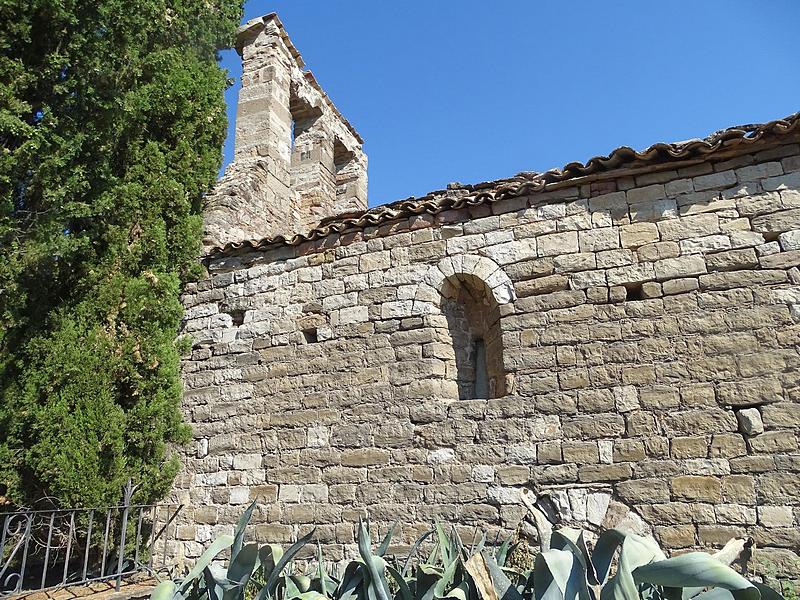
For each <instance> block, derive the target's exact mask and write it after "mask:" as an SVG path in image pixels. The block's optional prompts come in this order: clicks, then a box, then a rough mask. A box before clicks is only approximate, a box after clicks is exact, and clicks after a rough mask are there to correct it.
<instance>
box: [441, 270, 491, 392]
mask: <svg viewBox="0 0 800 600" xmlns="http://www.w3.org/2000/svg"><path fill="white" fill-rule="evenodd" d="M442 295H443V296H444V300H443V302H442V313H443V314H444V316H445V317H446V319H447V328H448V331H449V335H450V340H451V343H452V345H453V358H452V361H451V368H452V371H453V372H452V376H453V377H454V378H455V380H456V382H457V384H458V397H459V399H461V400H467V399H473V398H497V397H499V396H503V395H504V394H505V393H506V390H505V372H504V371H503V342H502V336H501V334H500V311H499V308H498V306H497V302H496V301H495V299H494V296H493V295H492V293H491V290H490V289H489V287H488V286H487V285H486V284H485V283H484V282H483V281H482V280H481V279H479V278H478V277H475V276H474V275H468V274H457V275H453V276H450V277H448V278H447V280H446V281H445V283H444V287H443V289H442ZM448 374H449V375H450V373H448Z"/></svg>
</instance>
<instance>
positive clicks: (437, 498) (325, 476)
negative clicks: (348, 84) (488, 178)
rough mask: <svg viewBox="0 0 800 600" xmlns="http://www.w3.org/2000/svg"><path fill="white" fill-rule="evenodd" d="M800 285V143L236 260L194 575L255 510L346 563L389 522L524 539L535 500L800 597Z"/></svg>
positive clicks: (204, 286)
mask: <svg viewBox="0 0 800 600" xmlns="http://www.w3.org/2000/svg"><path fill="white" fill-rule="evenodd" d="M798 265H800V149H799V148H798V144H797V143H792V144H784V145H782V146H778V147H772V148H769V149H766V150H763V151H761V152H759V153H757V154H749V155H744V156H738V157H736V158H732V159H729V160H727V161H726V162H716V163H714V162H711V161H705V162H699V164H696V165H694V166H689V167H685V168H681V169H678V170H667V171H661V172H652V173H646V174H642V175H639V176H637V177H635V178H634V177H617V178H615V179H613V178H612V179H607V180H605V181H598V182H596V183H592V184H585V185H582V186H577V187H564V188H562V189H557V190H554V191H544V192H542V193H536V194H532V195H530V196H525V197H519V198H511V199H507V200H502V201H499V202H496V203H494V204H483V205H480V206H476V207H473V208H469V209H462V210H458V211H445V212H441V213H439V214H437V215H427V214H426V215H420V216H417V217H413V218H411V219H407V220H404V221H402V222H399V223H394V224H390V225H385V226H380V227H374V228H369V229H366V230H364V231H357V232H352V233H346V234H343V235H341V236H331V237H329V238H326V239H323V240H320V241H317V242H308V243H305V244H303V245H300V246H296V247H292V246H277V247H274V248H273V249H271V250H268V251H266V252H250V253H246V254H240V255H238V256H228V257H220V258H216V259H212V260H211V261H210V263H209V273H210V274H209V277H208V278H207V279H206V280H204V281H201V282H199V283H198V284H192V285H190V286H189V287H188V288H187V290H186V293H185V296H184V302H185V306H186V317H185V324H184V333H185V334H186V335H190V336H191V337H192V338H193V344H194V346H193V350H192V352H191V355H190V356H187V358H186V360H185V362H184V382H185V387H186V394H185V414H186V416H187V418H188V420H189V421H190V422H191V424H192V427H193V429H194V436H195V440H194V445H193V446H192V447H191V448H190V449H189V450H188V451H187V455H186V456H185V457H184V464H185V468H184V472H183V474H182V475H181V476H180V478H179V480H178V481H177V484H176V496H177V498H178V499H179V500H180V501H182V502H184V503H185V504H186V505H187V508H186V509H184V516H183V519H184V521H183V524H182V525H181V527H180V528H179V538H180V542H181V548H182V550H181V551H182V552H184V553H185V555H186V556H187V557H190V558H191V557H192V556H196V555H197V554H198V553H199V552H200V550H201V546H202V544H204V543H206V542H207V541H208V540H209V539H210V538H211V537H212V536H213V534H214V533H215V532H217V531H219V530H223V529H224V530H227V529H229V528H230V525H231V524H232V523H234V522H235V520H236V519H237V518H238V516H239V514H240V513H241V511H242V510H243V509H244V507H245V506H246V504H247V503H249V502H250V501H252V500H258V501H259V503H260V504H259V509H258V512H257V513H256V517H255V519H254V522H255V523H256V525H255V528H254V531H255V535H256V537H257V538H258V539H260V540H263V541H270V542H277V543H281V542H288V541H290V540H294V539H296V538H297V537H298V536H299V535H301V534H303V533H304V532H306V531H307V530H308V529H309V528H311V527H312V524H316V525H317V530H316V531H317V536H318V537H319V539H320V541H321V542H322V544H323V547H324V549H325V551H326V553H327V554H328V555H329V556H330V557H331V558H334V559H335V558H338V557H339V556H342V555H344V554H346V553H348V552H352V548H353V539H354V524H355V523H356V522H357V520H358V518H359V517H361V516H366V515H369V517H370V518H371V520H372V522H373V523H374V524H376V526H378V527H379V528H381V529H383V530H385V529H386V528H387V527H388V526H389V525H390V524H391V523H393V522H394V521H395V520H399V521H400V523H401V526H400V529H399V535H400V539H401V540H403V541H404V542H410V541H411V540H413V538H415V537H416V536H417V535H418V533H419V532H421V531H422V530H424V529H426V528H428V527H429V525H430V523H431V522H433V521H434V520H436V519H446V520H447V521H453V522H457V523H460V524H462V525H463V527H464V531H465V535H467V536H468V537H471V536H472V530H473V528H474V527H475V526H480V527H482V528H484V529H485V530H487V531H488V532H489V534H490V535H492V536H493V535H494V533H495V532H500V533H501V534H508V533H510V532H511V531H513V530H514V528H515V527H517V525H518V523H519V522H520V521H521V519H522V518H523V517H524V514H525V507H524V505H523V504H521V502H520V489H522V488H529V489H531V490H533V491H534V492H535V493H536V494H537V495H539V496H540V497H541V496H548V497H549V499H550V502H551V503H552V505H553V506H554V507H555V509H556V510H557V512H558V513H559V514H560V515H561V518H562V519H563V520H564V521H565V522H576V523H584V524H587V525H588V526H589V527H596V526H600V525H604V526H614V525H622V526H629V527H632V528H634V529H637V530H649V531H652V533H653V534H654V535H655V537H656V538H657V539H659V540H660V541H661V542H662V543H663V544H665V545H666V546H667V547H669V548H672V549H682V548H690V547H719V546H721V545H722V544H724V543H725V542H726V541H727V540H728V539H729V538H731V537H733V536H737V535H748V536H752V537H753V538H754V539H755V540H756V544H757V546H758V550H757V552H756V560H757V561H760V562H759V564H760V567H759V568H762V569H767V568H770V569H773V571H777V572H778V573H780V572H786V573H790V574H791V573H792V572H794V573H797V572H800V560H798V557H797V554H796V552H797V548H798V545H800V537H799V536H800V533H798V532H799V531H800V528H798V523H799V522H800V476H799V473H798V472H800V454H798V433H800V405H798V401H799V400H800V371H799V370H798V367H800V354H799V353H798V343H800V271H798V268H797V267H798ZM479 355H480V356H479ZM769 565H772V566H771V567H770V566H769Z"/></svg>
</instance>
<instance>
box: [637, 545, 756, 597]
mask: <svg viewBox="0 0 800 600" xmlns="http://www.w3.org/2000/svg"><path fill="white" fill-rule="evenodd" d="M633 576H634V578H635V579H636V581H643V582H645V583H651V584H655V585H662V586H669V587H689V586H692V587H719V588H724V589H726V590H730V591H731V593H732V594H733V596H734V597H735V598H736V600H761V593H760V592H759V591H758V588H756V587H755V586H754V585H753V584H752V583H750V582H749V581H747V579H745V578H744V577H742V576H741V575H739V574H738V573H737V572H736V571H734V570H733V569H731V568H730V567H729V566H727V565H724V564H722V563H721V562H719V561H718V560H716V559H715V558H713V557H712V556H711V555H709V554H706V553H705V552H689V553H687V554H682V555H680V556H675V557H673V558H669V559H667V560H661V561H658V562H654V563H652V564H648V565H644V566H640V567H638V568H636V570H635V571H634V572H633Z"/></svg>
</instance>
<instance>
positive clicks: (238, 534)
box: [231, 501, 256, 561]
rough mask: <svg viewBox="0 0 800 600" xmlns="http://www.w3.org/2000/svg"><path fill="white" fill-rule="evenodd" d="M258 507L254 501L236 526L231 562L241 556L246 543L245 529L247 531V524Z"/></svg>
mask: <svg viewBox="0 0 800 600" xmlns="http://www.w3.org/2000/svg"><path fill="white" fill-rule="evenodd" d="M255 507H256V503H255V501H253V503H252V504H250V506H248V507H247V508H246V509H245V511H244V512H243V513H242V516H241V517H239V522H238V523H237V524H236V529H235V530H234V532H233V546H232V547H231V561H233V560H236V555H237V554H239V550H241V549H242V544H243V543H244V533H245V529H247V524H248V523H249V522H250V518H251V517H252V516H253V510H254V509H255Z"/></svg>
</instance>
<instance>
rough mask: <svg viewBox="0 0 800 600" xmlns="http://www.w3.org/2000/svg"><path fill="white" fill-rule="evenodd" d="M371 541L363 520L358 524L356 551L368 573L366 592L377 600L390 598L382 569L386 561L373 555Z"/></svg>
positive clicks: (384, 567)
mask: <svg viewBox="0 0 800 600" xmlns="http://www.w3.org/2000/svg"><path fill="white" fill-rule="evenodd" d="M371 545H372V542H371V540H370V537H369V526H365V525H364V523H363V521H362V522H359V524H358V553H359V554H360V555H361V560H363V561H364V567H365V568H366V570H367V573H368V574H369V579H370V581H369V585H368V586H367V593H368V594H370V595H372V594H374V595H375V597H376V598H377V600H390V599H391V593H390V592H389V585H388V583H387V582H386V577H385V576H384V574H383V573H384V571H385V570H386V563H385V562H384V561H383V559H382V558H381V557H380V556H373V554H372V548H371Z"/></svg>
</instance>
